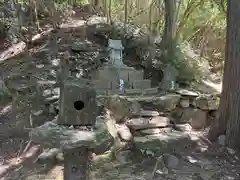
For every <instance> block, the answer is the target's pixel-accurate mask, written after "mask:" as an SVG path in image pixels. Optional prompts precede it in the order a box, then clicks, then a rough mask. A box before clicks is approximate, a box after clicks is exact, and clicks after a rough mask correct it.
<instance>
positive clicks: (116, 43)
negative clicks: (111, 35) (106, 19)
mask: <svg viewBox="0 0 240 180" xmlns="http://www.w3.org/2000/svg"><path fill="white" fill-rule="evenodd" d="M108 49H109V56H110V61H111V63H112V64H116V65H117V66H122V65H123V61H122V50H123V49H124V48H123V46H122V41H121V40H113V39H109V40H108Z"/></svg>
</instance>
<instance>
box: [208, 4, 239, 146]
mask: <svg viewBox="0 0 240 180" xmlns="http://www.w3.org/2000/svg"><path fill="white" fill-rule="evenodd" d="M239 16H240V1H239V0H228V8H227V41H226V60H225V66H224V75H223V88H222V96H221V100H220V106H219V117H218V119H216V121H214V123H213V125H212V127H211V129H210V132H209V138H210V140H215V139H216V138H217V137H218V136H219V135H221V134H224V133H225V132H226V135H227V138H226V141H227V144H228V146H229V147H232V148H239V147H240V145H239V137H240V111H239V106H240V80H238V78H237V77H240V46H239V43H240V33H239V31H238V29H240V22H239V20H238V17H239Z"/></svg>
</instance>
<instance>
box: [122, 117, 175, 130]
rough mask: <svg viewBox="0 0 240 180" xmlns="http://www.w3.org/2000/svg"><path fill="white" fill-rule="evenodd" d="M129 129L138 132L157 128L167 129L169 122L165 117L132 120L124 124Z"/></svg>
mask: <svg viewBox="0 0 240 180" xmlns="http://www.w3.org/2000/svg"><path fill="white" fill-rule="evenodd" d="M126 125H127V126H128V127H129V128H130V129H135V130H140V129H149V128H158V127H167V126H169V125H170V120H169V119H168V118H167V117H162V116H155V117H152V118H132V119H129V120H128V121H127V122H126Z"/></svg>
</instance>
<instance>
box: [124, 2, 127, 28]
mask: <svg viewBox="0 0 240 180" xmlns="http://www.w3.org/2000/svg"><path fill="white" fill-rule="evenodd" d="M127 21H128V0H125V1H124V32H126V30H127V23H128V22H127Z"/></svg>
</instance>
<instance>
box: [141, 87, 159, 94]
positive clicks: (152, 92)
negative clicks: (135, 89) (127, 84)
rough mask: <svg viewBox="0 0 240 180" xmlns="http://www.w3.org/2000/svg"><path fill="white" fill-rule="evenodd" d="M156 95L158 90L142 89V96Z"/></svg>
mask: <svg viewBox="0 0 240 180" xmlns="http://www.w3.org/2000/svg"><path fill="white" fill-rule="evenodd" d="M157 93H158V88H147V89H143V94H144V95H148V94H149V95H150V94H157Z"/></svg>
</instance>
